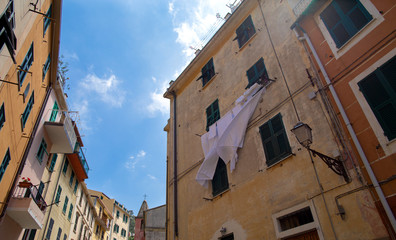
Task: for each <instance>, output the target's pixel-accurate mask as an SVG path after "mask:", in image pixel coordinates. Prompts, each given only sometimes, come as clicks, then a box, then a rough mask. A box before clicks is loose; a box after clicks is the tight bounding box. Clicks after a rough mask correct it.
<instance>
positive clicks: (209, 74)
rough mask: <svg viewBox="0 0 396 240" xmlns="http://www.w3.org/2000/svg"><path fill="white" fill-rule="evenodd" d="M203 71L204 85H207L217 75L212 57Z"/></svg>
mask: <svg viewBox="0 0 396 240" xmlns="http://www.w3.org/2000/svg"><path fill="white" fill-rule="evenodd" d="M201 72H202V76H201V78H202V86H205V85H206V83H208V82H209V81H210V80H211V79H212V78H213V76H214V75H215V70H214V65H213V58H211V59H210V60H209V62H208V63H206V64H205V66H204V67H203V68H202V70H201Z"/></svg>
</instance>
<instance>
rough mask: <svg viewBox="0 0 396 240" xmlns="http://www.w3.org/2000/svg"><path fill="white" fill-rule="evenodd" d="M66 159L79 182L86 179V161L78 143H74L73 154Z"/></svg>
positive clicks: (87, 169) (87, 167)
mask: <svg viewBox="0 0 396 240" xmlns="http://www.w3.org/2000/svg"><path fill="white" fill-rule="evenodd" d="M68 159H69V161H70V163H71V165H72V166H73V169H74V172H75V173H76V175H77V178H78V179H79V180H80V181H83V180H84V179H87V178H88V171H89V166H88V162H87V159H86V158H85V155H84V151H83V148H82V147H80V144H79V142H78V141H77V142H76V145H75V147H74V152H73V153H72V154H68Z"/></svg>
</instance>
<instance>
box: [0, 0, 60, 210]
mask: <svg viewBox="0 0 396 240" xmlns="http://www.w3.org/2000/svg"><path fill="white" fill-rule="evenodd" d="M0 10H1V12H2V15H1V18H2V21H1V22H2V23H1V27H0V28H1V29H0V32H1V37H2V40H1V41H0V44H1V46H0V50H1V58H0V108H1V109H0V111H1V114H0V116H1V117H0V119H1V120H0V126H1V127H0V161H1V164H2V165H1V171H0V172H1V175H0V176H1V178H0V179H1V181H0V189H1V190H0V201H1V202H2V203H6V204H1V205H0V212H1V216H2V217H3V216H4V213H5V210H6V207H7V202H8V201H9V196H10V192H12V190H13V188H14V186H15V182H14V181H16V179H17V178H18V177H19V176H18V174H20V172H21V170H22V167H21V166H23V163H24V161H25V158H24V153H25V152H26V151H27V150H28V147H29V139H30V138H31V137H32V135H33V134H34V129H35V124H36V121H37V119H38V118H39V114H40V109H41V107H42V105H43V102H44V99H45V96H46V93H47V92H48V91H49V85H50V82H51V81H53V82H55V81H56V74H57V73H56V70H57V67H56V66H57V59H58V53H59V31H60V11H61V1H51V0H46V1H40V2H39V3H38V4H36V6H31V5H30V3H29V2H22V1H13V0H11V1H6V0H3V1H1V2H0ZM31 10H34V11H41V12H42V13H44V15H46V14H47V15H48V13H49V12H51V19H50V18H45V17H44V16H43V15H40V14H38V13H35V12H34V11H31ZM48 10H50V11H48ZM55 21H56V22H57V24H54V23H53V22H55ZM4 39H5V40H4ZM53 66H55V67H53ZM47 71H48V72H47ZM44 72H45V73H46V74H44Z"/></svg>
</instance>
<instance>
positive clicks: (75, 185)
mask: <svg viewBox="0 0 396 240" xmlns="http://www.w3.org/2000/svg"><path fill="white" fill-rule="evenodd" d="M77 187H78V180H77V178H76V182H75V183H74V190H73V192H74V194H75V193H76V192H77Z"/></svg>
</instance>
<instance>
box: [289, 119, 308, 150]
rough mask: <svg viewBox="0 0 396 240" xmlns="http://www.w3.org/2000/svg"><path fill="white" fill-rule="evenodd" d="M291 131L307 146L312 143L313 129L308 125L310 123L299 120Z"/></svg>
mask: <svg viewBox="0 0 396 240" xmlns="http://www.w3.org/2000/svg"><path fill="white" fill-rule="evenodd" d="M291 131H292V133H293V134H294V135H295V136H296V138H297V141H298V142H299V143H300V144H301V145H303V146H304V147H305V148H307V147H309V146H310V145H311V143H312V129H311V128H310V127H309V126H308V124H305V123H302V122H299V123H297V124H296V126H294V127H293V129H292V130H291Z"/></svg>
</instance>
